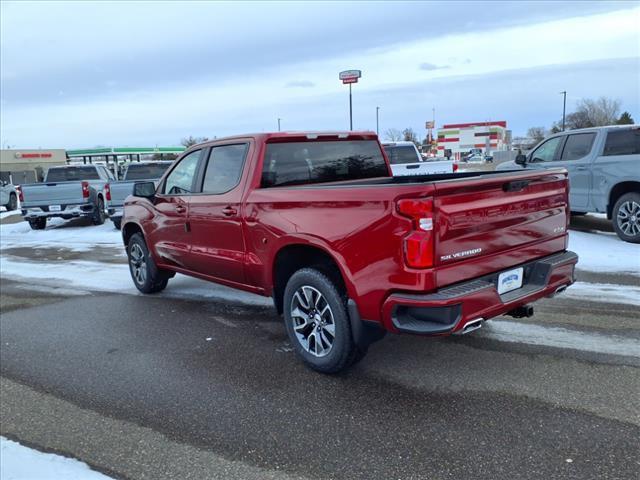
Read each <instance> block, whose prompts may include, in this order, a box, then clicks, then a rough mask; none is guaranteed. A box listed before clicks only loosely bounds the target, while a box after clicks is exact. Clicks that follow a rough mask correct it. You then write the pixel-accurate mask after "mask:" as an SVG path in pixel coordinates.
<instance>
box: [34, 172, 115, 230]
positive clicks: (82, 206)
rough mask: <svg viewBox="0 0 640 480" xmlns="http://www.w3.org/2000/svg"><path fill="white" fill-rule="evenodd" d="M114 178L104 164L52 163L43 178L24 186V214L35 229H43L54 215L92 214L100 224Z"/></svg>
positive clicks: (77, 215) (93, 220) (92, 217)
mask: <svg viewBox="0 0 640 480" xmlns="http://www.w3.org/2000/svg"><path fill="white" fill-rule="evenodd" d="M113 180H115V178H114V176H113V174H112V173H111V172H110V171H109V170H107V169H106V168H105V167H104V166H102V165H66V166H61V167H51V168H50V169H49V170H48V171H47V175H46V177H45V179H44V182H42V183H30V184H26V185H22V186H21V190H22V197H21V209H22V216H23V218H24V219H25V220H26V221H28V222H29V225H30V226H31V228H32V229H34V230H43V229H44V228H45V227H46V226H47V219H48V218H52V217H62V218H65V219H70V218H74V217H89V218H91V221H92V222H93V224H94V225H101V224H103V223H104V220H105V218H106V208H105V205H106V202H107V201H108V200H109V199H110V190H109V182H111V181H113Z"/></svg>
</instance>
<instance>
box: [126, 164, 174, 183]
mask: <svg viewBox="0 0 640 480" xmlns="http://www.w3.org/2000/svg"><path fill="white" fill-rule="evenodd" d="M170 165H171V162H167V163H148V164H135V163H132V164H131V165H129V166H128V167H127V173H126V174H125V176H124V179H125V180H147V179H154V178H160V177H161V176H162V175H163V174H164V172H165V171H166V170H167V168H169V166H170Z"/></svg>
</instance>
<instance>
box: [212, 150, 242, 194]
mask: <svg viewBox="0 0 640 480" xmlns="http://www.w3.org/2000/svg"><path fill="white" fill-rule="evenodd" d="M248 146H249V145H248V144H246V143H241V144H237V145H221V146H219V147H213V148H212V149H211V153H210V154H209V162H208V163H207V170H206V172H205V174H204V182H203V184H202V193H209V194H221V193H226V192H228V191H230V190H233V188H234V187H235V186H236V185H238V182H239V181H240V174H241V173H242V166H243V165H244V159H245V157H246V156H247V149H248Z"/></svg>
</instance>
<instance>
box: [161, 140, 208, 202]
mask: <svg viewBox="0 0 640 480" xmlns="http://www.w3.org/2000/svg"><path fill="white" fill-rule="evenodd" d="M201 153H202V150H196V151H195V152H191V153H190V154H188V155H187V156H186V157H184V158H183V159H182V160H180V162H179V163H178V164H177V165H176V167H175V168H174V169H173V170H172V171H171V173H170V174H169V176H168V177H167V180H166V181H165V182H164V188H163V190H162V193H164V194H165V195H187V194H189V193H191V192H193V186H194V183H195V180H196V174H197V170H198V162H199V160H200V155H201Z"/></svg>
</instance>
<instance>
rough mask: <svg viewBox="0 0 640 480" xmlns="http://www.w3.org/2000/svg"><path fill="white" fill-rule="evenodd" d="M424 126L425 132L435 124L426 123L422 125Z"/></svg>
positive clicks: (431, 122)
mask: <svg viewBox="0 0 640 480" xmlns="http://www.w3.org/2000/svg"><path fill="white" fill-rule="evenodd" d="M424 126H425V128H426V129H427V130H431V129H432V128H433V127H434V126H435V124H434V122H433V121H428V122H426V123H425V124H424Z"/></svg>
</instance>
